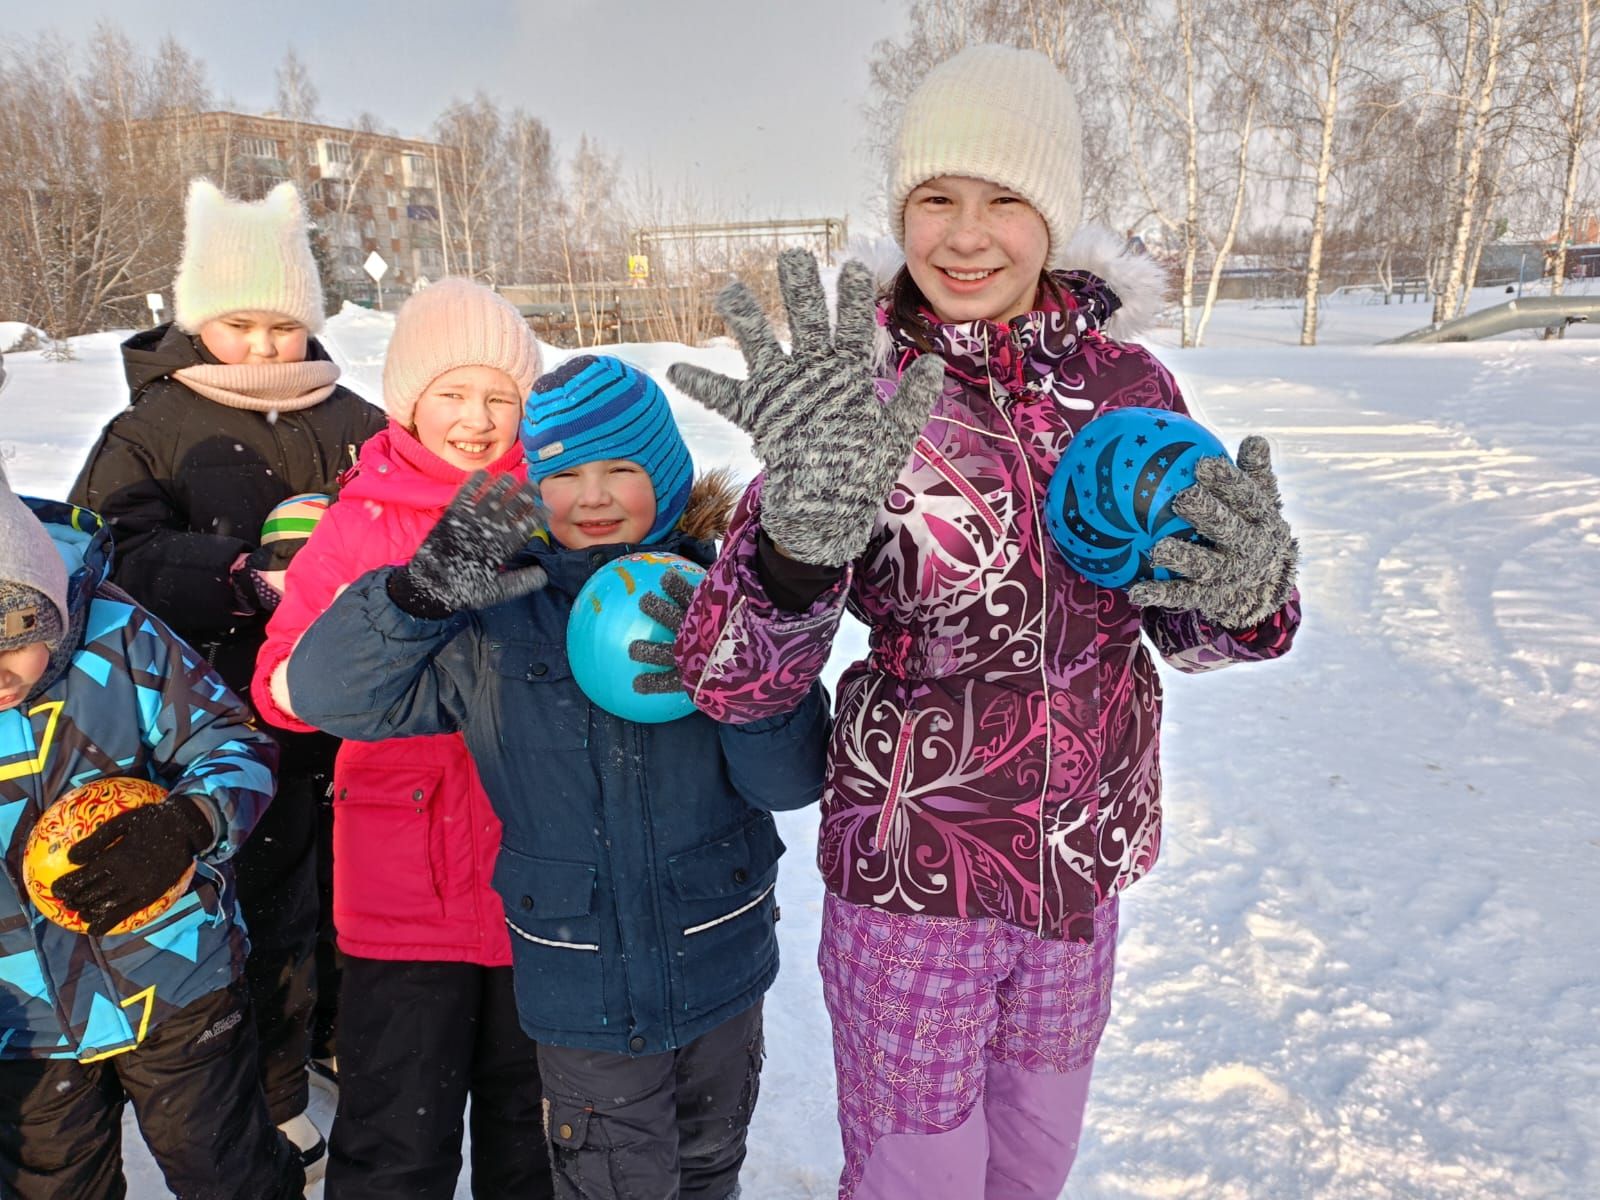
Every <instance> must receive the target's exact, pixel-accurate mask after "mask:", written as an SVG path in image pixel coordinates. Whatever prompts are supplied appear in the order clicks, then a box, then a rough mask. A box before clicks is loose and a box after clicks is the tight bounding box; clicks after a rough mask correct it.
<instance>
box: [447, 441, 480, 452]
mask: <svg viewBox="0 0 1600 1200" xmlns="http://www.w3.org/2000/svg"><path fill="white" fill-rule="evenodd" d="M450 444H451V445H452V446H454V447H455V448H456V449H457V450H459V451H461V453H463V454H482V453H483V452H484V451H485V450H487V449H488V448H489V443H488V442H451V443H450Z"/></svg>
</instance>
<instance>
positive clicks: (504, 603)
mask: <svg viewBox="0 0 1600 1200" xmlns="http://www.w3.org/2000/svg"><path fill="white" fill-rule="evenodd" d="M523 444H524V448H525V449H526V451H527V455H528V476H529V481H530V482H529V484H528V485H526V486H525V487H524V488H522V489H520V490H519V489H516V488H515V487H514V486H513V485H512V481H510V480H499V481H496V482H495V483H494V484H493V485H491V486H489V487H487V488H485V487H484V486H483V480H482V478H481V477H475V478H474V479H472V480H469V481H468V483H467V485H466V487H465V488H464V489H463V490H462V492H461V494H460V495H459V496H458V497H457V499H456V500H455V501H453V502H452V504H451V506H450V508H449V509H448V510H447V511H446V513H445V515H444V518H443V519H442V520H441V521H440V523H439V525H438V526H436V527H435V530H434V532H433V533H432V534H430V535H429V537H428V539H427V540H425V541H424V542H423V543H422V545H421V547H420V548H419V549H418V551H417V553H416V555H415V556H414V557H413V558H412V560H411V562H410V563H409V564H408V565H406V566H405V567H402V568H400V569H398V570H383V571H377V572H373V573H370V574H368V575H365V576H363V577H362V578H361V579H359V580H357V581H356V582H355V583H354V584H352V585H351V587H350V588H349V589H348V590H347V591H346V592H345V593H344V594H343V595H342V596H340V597H339V599H337V600H336V601H335V602H334V603H333V605H332V607H331V608H329V610H328V612H327V613H326V614H325V615H324V616H323V617H322V618H321V619H320V620H319V621H318V622H317V623H316V624H315V625H313V626H312V627H311V629H310V630H309V631H308V632H307V633H306V635H305V636H304V637H303V638H302V639H301V641H300V645H299V647H298V648H297V649H296V650H295V652H294V655H293V657H292V658H291V659H290V661H289V671H288V685H289V694H290V696H291V697H292V699H293V702H294V706H295V708H296V710H297V711H298V712H299V713H300V715H301V716H302V718H304V719H306V720H309V721H312V722H314V723H316V724H317V725H319V726H321V727H323V728H326V729H330V730H333V731H334V732H336V733H338V734H340V735H341V736H344V737H350V738H362V737H364V738H374V737H389V736H396V735H409V734H429V733H443V732H447V731H452V730H457V729H460V730H462V731H463V732H464V733H465V735H466V739H467V745H468V747H469V748H470V749H471V751H472V755H473V758H474V760H475V761H476V762H477V764H478V770H479V771H480V772H481V774H482V776H483V782H484V787H485V788H486V790H487V791H488V794H489V798H490V801H491V802H492V803H493V805H494V807H495V811H496V812H497V813H498V814H499V816H500V819H501V821H502V822H504V826H505V829H504V841H503V845H502V847H501V851H500V858H499V862H498V863H497V864H496V867H495V875H494V886H495V890H496V891H497V892H498V893H499V894H500V898H501V900H502V901H503V904H504V913H505V919H506V923H507V925H508V927H509V930H510V933H511V935H512V943H511V944H512V959H513V965H514V968H515V973H516V990H517V1004H518V1008H519V1010H520V1012H521V1015H522V1026H523V1028H524V1029H525V1030H526V1031H527V1032H528V1033H529V1034H530V1035H532V1036H533V1037H535V1038H536V1039H537V1040H538V1042H539V1069H540V1075H541V1079H542V1082H543V1088H544V1101H545V1112H546V1119H547V1125H546V1127H547V1129H548V1131H549V1135H550V1141H551V1155H552V1160H553V1165H554V1167H555V1175H556V1194H557V1196H560V1197H563V1198H568V1200H576V1198H578V1197H583V1198H584V1200H604V1198H607V1197H623V1196H651V1197H679V1196H681V1197H697V1198H702V1200H726V1198H727V1197H729V1196H731V1195H732V1194H734V1192H735V1191H736V1189H737V1181H738V1173H739V1167H740V1164H741V1163H742V1161H743V1159H744V1146H745V1135H746V1131H747V1129H748V1126H749V1121H750V1115H751V1110H752V1109H753V1107H754V1104H755V1098H756V1090H757V1084H758V1081H759V1074H760V1066H761V1057H762V1043H761V1009H760V1000H761V996H762V994H763V993H764V992H765V991H766V989H767V987H768V986H769V985H770V984H771V982H772V979H773V977H774V975H775V974H776V972H777V968H778V958H777V953H778V947H777V939H776V937H775V935H774V930H773V923H774V921H775V920H776V917H777V912H776V907H775V905H774V901H773V889H774V887H775V886H776V878H777V865H778V856H779V855H780V854H781V853H782V851H783V844H782V843H781V842H780V841H779V839H778V835H777V831H776V830H775V828H774V827H773V822H772V818H771V816H770V815H769V811H768V810H775V809H785V808H797V807H800V806H802V805H805V804H809V803H811V802H812V801H813V800H815V799H816V797H817V795H818V794H819V792H820V790H821V786H822V755H823V749H824V745H825V741H826V737H827V728H828V720H827V715H826V710H825V707H824V701H823V697H822V693H821V689H820V687H816V686H812V687H808V688H806V689H804V690H803V691H802V692H801V693H799V694H797V695H796V696H794V697H793V700H792V702H791V703H790V704H789V705H788V706H787V707H786V708H785V709H784V710H783V711H782V712H777V711H774V712H773V713H772V714H771V715H769V716H768V717H767V718H765V719H763V720H760V721H755V722H751V723H748V724H744V725H735V724H727V723H718V722H714V721H712V720H710V719H708V718H706V717H704V716H702V715H700V714H698V713H694V714H691V715H690V716H687V717H685V718H683V719H681V720H678V721H673V722H669V723H666V724H655V725H649V724H637V723H634V722H631V721H626V720H623V719H622V718H620V717H616V716H613V715H611V714H610V713H608V712H606V711H605V710H603V709H600V708H598V707H596V706H594V705H592V704H590V703H589V701H588V700H587V699H586V698H585V696H584V694H583V693H582V691H580V690H579V688H578V686H577V684H576V683H575V682H574V681H573V677H572V670H571V667H570V665H569V663H568V659H567V650H566V628H567V621H568V618H569V616H570V615H571V611H572V605H573V600H574V597H575V596H576V595H577V593H578V590H579V589H580V588H581V587H582V586H583V584H584V583H585V582H586V581H587V580H588V579H589V578H590V577H591V576H592V575H593V574H594V573H595V571H596V570H598V569H599V568H601V567H602V566H604V565H605V564H607V563H609V562H611V561H612V560H614V559H616V558H618V557H619V556H621V555H623V554H627V553H631V552H633V551H636V550H639V549H648V550H651V551H659V552H662V553H667V554H677V555H682V556H684V557H686V558H688V559H690V560H692V561H694V562H698V563H702V564H703V563H706V562H709V561H710V560H711V557H712V552H713V548H712V544H711V543H710V542H709V541H708V540H706V539H707V538H708V537H710V536H712V535H713V534H715V533H716V532H717V531H718V530H719V529H720V528H721V526H722V525H723V524H724V523H725V520H726V512H727V504H728V502H729V501H731V495H729V494H728V492H727V489H726V485H725V484H724V483H722V482H721V480H719V479H717V478H716V477H712V478H710V479H709V481H708V480H706V479H702V480H700V481H699V482H698V483H696V484H694V485H693V486H691V475H692V463H691V461H690V458H689V453H688V449H687V447H686V446H685V445H684V443H683V440H682V437H681V436H680V435H679V433H678V430H677V426H676V424H675V422H674V421H673V418H672V413H671V410H670V409H669V408H668V405H667V402H666V398H665V396H663V395H662V393H661V391H660V389H659V388H658V387H656V386H655V384H654V383H653V382H652V381H651V380H650V379H649V378H648V377H646V376H645V375H643V374H642V373H640V372H638V371H636V370H634V369H633V368H632V367H629V366H626V365H624V364H623V363H621V362H618V361H616V360H615V359H606V358H589V357H580V358H576V359H573V360H571V361H569V362H568V363H566V364H564V365H563V366H562V368H561V369H560V370H558V371H555V372H553V373H552V374H550V375H547V376H545V377H544V378H542V379H541V380H540V381H539V382H538V383H537V384H536V385H535V387H534V392H533V395H532V396H531V397H530V398H529V400H528V405H527V416H526V419H525V421H524V424H523ZM535 486H537V488H538V491H539V495H540V496H542V499H543V503H544V505H545V506H547V507H548V512H549V528H550V534H549V538H550V540H549V542H548V544H547V543H546V542H545V541H543V540H536V541H533V542H527V536H528V530H529V528H530V526H531V525H532V523H533V521H534V520H535V517H536V512H537V506H538V501H537V500H536V499H535V497H534V495H533V488H534V487H535ZM525 543H526V544H525ZM507 558H511V559H512V562H511V569H510V570H508V571H506V572H504V573H501V572H500V571H499V570H498V567H499V564H500V563H501V562H502V561H504V560H505V559H507ZM668 578H675V577H674V576H672V575H670V574H669V576H668ZM672 593H674V594H676V595H677V596H679V597H683V596H684V595H685V591H684V588H681V587H679V586H678V585H673V586H672ZM644 603H645V604H646V605H647V606H648V610H649V611H652V613H660V614H661V615H662V616H663V617H666V618H667V619H668V621H669V622H670V621H673V620H676V619H677V617H678V616H681V611H679V612H677V613H676V614H675V613H674V612H673V611H672V607H671V605H669V604H668V601H667V600H666V599H664V598H663V597H661V596H659V595H654V594H652V595H651V596H650V597H647V598H646V600H645V601H644ZM657 648H658V649H659V648H660V647H657ZM651 674H653V675H660V674H662V673H661V672H652V673H651Z"/></svg>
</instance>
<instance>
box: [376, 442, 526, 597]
mask: <svg viewBox="0 0 1600 1200" xmlns="http://www.w3.org/2000/svg"><path fill="white" fill-rule="evenodd" d="M543 512H544V506H543V505H542V504H540V502H539V493H538V490H537V485H536V484H533V483H523V484H518V483H517V481H516V480H515V479H514V478H512V477H511V476H510V475H501V476H499V477H498V478H496V479H495V480H494V481H493V482H492V483H491V482H490V481H489V473H488V472H487V471H474V472H473V473H472V475H471V476H469V477H468V479H467V481H466V482H465V483H463V484H462V485H461V490H460V491H458V492H457V493H456V494H455V499H453V500H451V501H450V506H449V507H448V508H446V509H445V510H444V516H442V517H440V518H439V523H438V524H437V525H435V526H434V527H433V528H432V529H431V530H430V531H429V532H428V536H427V537H426V538H424V539H423V541H422V545H420V546H418V547H417V552H416V554H414V555H413V556H412V558H411V561H410V562H409V563H407V564H406V565H405V566H403V567H401V568H400V569H399V570H398V571H396V572H395V573H394V574H392V575H390V576H389V581H388V584H387V590H388V592H389V598H390V599H391V600H393V601H394V602H395V603H396V604H397V605H399V606H400V607H401V608H403V609H405V610H406V612H408V613H410V614H411V615H412V616H415V617H425V618H429V619H431V620H443V619H444V618H445V617H447V616H449V615H450V614H451V613H453V612H465V611H468V610H471V609H476V608H492V607H493V606H494V605H496V604H501V603H503V602H505V601H507V600H514V599H516V598H517V597H518V596H526V595H527V594H528V593H529V592H536V591H538V590H539V589H540V588H542V587H544V585H545V584H546V583H548V582H549V577H548V576H547V575H546V574H545V572H544V568H543V567H523V568H522V569H521V570H517V571H502V570H501V569H500V568H501V567H502V566H503V565H504V564H505V562H506V560H507V559H509V558H510V557H511V556H512V555H513V554H515V553H516V552H517V551H518V550H520V549H522V547H523V546H525V545H526V544H527V542H528V539H529V538H531V537H532V536H533V534H534V531H535V530H536V529H537V528H538V527H539V526H540V524H541V523H542V516H543Z"/></svg>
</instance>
